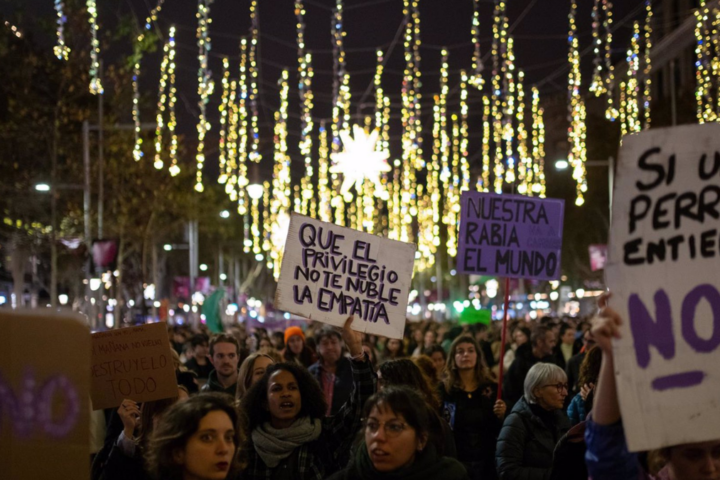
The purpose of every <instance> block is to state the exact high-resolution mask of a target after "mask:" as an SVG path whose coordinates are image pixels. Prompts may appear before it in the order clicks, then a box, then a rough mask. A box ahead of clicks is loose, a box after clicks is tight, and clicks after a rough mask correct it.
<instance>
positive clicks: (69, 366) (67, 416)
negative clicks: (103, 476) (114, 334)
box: [0, 310, 90, 480]
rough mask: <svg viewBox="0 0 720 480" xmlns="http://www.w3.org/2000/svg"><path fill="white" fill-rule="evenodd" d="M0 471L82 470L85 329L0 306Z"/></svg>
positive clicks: (25, 478) (53, 473)
mask: <svg viewBox="0 0 720 480" xmlns="http://www.w3.org/2000/svg"><path fill="white" fill-rule="evenodd" d="M0 331H2V332H3V346H2V348H0V478H7V479H13V480H41V479H42V480H44V479H48V478H72V479H78V480H87V479H89V478H90V469H89V464H88V458H89V457H88V455H89V453H90V445H89V434H88V432H89V431H90V424H89V420H90V401H89V400H90V397H89V392H90V374H89V372H88V365H89V364H90V330H89V329H88V328H87V327H86V326H85V325H84V324H83V323H81V319H80V318H79V317H76V316H74V315H72V314H62V315H49V314H46V313H39V312H38V311H32V312H28V313H23V314H20V313H16V312H12V313H10V312H8V311H7V310H0Z"/></svg>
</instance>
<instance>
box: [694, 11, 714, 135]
mask: <svg viewBox="0 0 720 480" xmlns="http://www.w3.org/2000/svg"><path fill="white" fill-rule="evenodd" d="M695 20H696V22H695V39H696V42H697V43H696V46H695V56H696V61H695V77H696V84H697V85H696V90H695V100H696V102H697V119H698V122H699V123H705V122H716V121H718V119H720V62H719V61H718V58H720V42H719V39H718V35H717V34H716V33H717V30H718V25H720V9H719V8H718V7H717V6H715V7H713V8H712V9H711V8H710V7H709V6H708V1H707V0H700V7H699V8H698V9H697V10H696V11H695Z"/></svg>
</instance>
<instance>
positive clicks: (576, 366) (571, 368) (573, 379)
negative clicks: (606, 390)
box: [565, 352, 586, 404]
mask: <svg viewBox="0 0 720 480" xmlns="http://www.w3.org/2000/svg"><path fill="white" fill-rule="evenodd" d="M585 353H586V352H581V353H578V354H577V355H575V356H574V357H572V358H571V359H570V360H569V361H568V364H567V367H566V368H565V373H566V374H567V377H568V389H569V390H568V398H569V399H570V400H572V399H573V397H574V396H575V395H577V394H578V393H580V387H581V386H580V385H578V384H577V382H578V379H579V378H580V365H582V362H583V360H584V359H585ZM569 403H570V402H568V404H569Z"/></svg>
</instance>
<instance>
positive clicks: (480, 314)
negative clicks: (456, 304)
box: [460, 307, 491, 325]
mask: <svg viewBox="0 0 720 480" xmlns="http://www.w3.org/2000/svg"><path fill="white" fill-rule="evenodd" d="M490 320H491V318H490V310H475V308H473V307H468V308H465V309H464V310H463V311H462V312H461V313H460V323H461V324H463V325H472V324H475V323H484V324H485V325H490Z"/></svg>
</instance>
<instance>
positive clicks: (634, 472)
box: [585, 294, 642, 480]
mask: <svg viewBox="0 0 720 480" xmlns="http://www.w3.org/2000/svg"><path fill="white" fill-rule="evenodd" d="M608 298H609V294H606V295H603V296H602V297H601V298H600V301H599V303H598V306H599V307H600V311H599V312H598V316H597V317H596V318H595V319H594V320H593V335H594V336H595V341H596V342H597V344H598V346H599V347H600V349H601V350H602V352H603V358H602V366H601V367H600V376H599V378H598V384H597V387H596V389H595V401H594V403H593V411H592V414H591V417H592V419H591V421H589V422H588V424H587V428H586V430H585V442H586V443H587V452H586V454H585V460H586V463H587V467H588V473H589V474H590V476H591V477H592V478H593V480H637V479H638V478H642V477H641V476H640V474H641V469H640V466H639V463H638V459H637V455H635V454H632V453H630V452H628V449H627V444H626V442H625V431H624V430H623V427H622V423H621V422H620V419H621V417H620V405H619V403H618V396H617V383H616V382H615V365H614V361H613V351H612V340H613V338H620V325H621V324H622V319H621V318H620V316H619V315H618V314H617V312H615V311H614V310H612V309H611V308H610V307H608V306H607V301H608Z"/></svg>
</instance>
